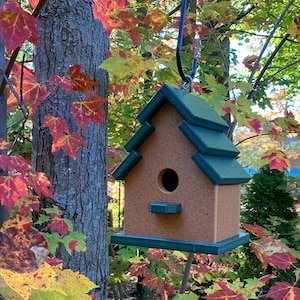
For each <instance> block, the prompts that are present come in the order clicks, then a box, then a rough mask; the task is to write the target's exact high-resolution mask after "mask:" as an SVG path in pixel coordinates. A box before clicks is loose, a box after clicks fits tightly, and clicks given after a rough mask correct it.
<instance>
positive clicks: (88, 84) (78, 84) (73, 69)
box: [68, 65, 97, 92]
mask: <svg viewBox="0 0 300 300" xmlns="http://www.w3.org/2000/svg"><path fill="white" fill-rule="evenodd" d="M80 69H81V66H80V65H72V66H70V67H69V70H68V75H69V76H70V78H71V79H72V81H73V85H72V90H74V91H78V92H88V91H89V90H90V88H92V87H93V86H95V85H97V82H95V81H93V80H92V79H91V78H90V77H89V76H88V75H86V74H83V73H81V72H80Z"/></svg>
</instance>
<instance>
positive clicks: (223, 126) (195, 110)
mask: <svg viewBox="0 0 300 300" xmlns="http://www.w3.org/2000/svg"><path fill="white" fill-rule="evenodd" d="M166 101H169V102H170V104H171V105H172V106H173V107H174V108H175V109H176V110H177V112H178V113H179V114H181V116H182V117H183V119H185V120H186V121H187V122H188V123H190V124H193V125H197V126H202V127H205V128H211V129H214V130H217V131H222V132H224V131H225V130H227V129H228V125H227V123H226V122H225V121H224V120H223V119H222V118H221V117H220V116H219V115H218V114H217V113H216V111H215V110H214V109H213V108H212V107H211V106H210V105H209V104H208V103H207V102H206V101H205V100H203V99H201V98H200V97H198V96H195V95H192V94H190V93H188V92H187V91H183V90H180V89H178V88H175V87H172V86H169V85H168V84H164V85H163V86H162V87H161V89H160V90H159V91H158V92H157V93H156V94H155V95H154V96H153V97H152V99H151V100H150V101H149V102H148V103H147V105H146V106H145V107H144V109H143V110H142V111H141V112H140V113H139V115H138V116H137V119H138V120H139V121H140V122H141V123H144V122H145V121H151V119H152V118H153V116H154V115H155V114H156V113H157V112H158V111H159V110H160V109H161V107H162V106H163V105H164V104H165V102H166Z"/></svg>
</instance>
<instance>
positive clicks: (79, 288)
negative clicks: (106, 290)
mask: <svg viewBox="0 0 300 300" xmlns="http://www.w3.org/2000/svg"><path fill="white" fill-rule="evenodd" d="M53 269H54V270H55V272H56V274H57V276H58V279H59V280H58V284H59V286H60V288H61V289H62V290H63V291H64V293H65V294H66V295H68V296H75V295H83V294H86V293H88V292H89V291H90V290H92V289H94V288H97V287H98V286H97V285H96V284H94V283H93V282H92V281H90V280H89V279H88V278H87V277H85V276H84V275H82V274H79V272H74V271H72V270H70V269H65V270H62V267H61V265H58V266H55V267H53ZM72 299H73V298H72ZM78 299H79V298H78Z"/></svg>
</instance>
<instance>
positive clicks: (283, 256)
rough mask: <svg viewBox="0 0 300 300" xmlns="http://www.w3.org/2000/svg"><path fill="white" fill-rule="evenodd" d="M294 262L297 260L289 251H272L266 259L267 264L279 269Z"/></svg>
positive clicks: (287, 266) (284, 268)
mask: <svg viewBox="0 0 300 300" xmlns="http://www.w3.org/2000/svg"><path fill="white" fill-rule="evenodd" d="M295 262H297V259H296V257H295V256H294V255H292V254H291V253H274V254H272V255H271V256H270V257H269V259H268V263H269V265H271V266H273V267H274V268H278V269H280V270H286V269H288V268H290V267H291V265H292V264H293V263H295Z"/></svg>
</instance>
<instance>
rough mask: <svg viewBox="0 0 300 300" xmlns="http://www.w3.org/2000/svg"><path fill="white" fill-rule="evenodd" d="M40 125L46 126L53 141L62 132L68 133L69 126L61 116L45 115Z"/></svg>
mask: <svg viewBox="0 0 300 300" xmlns="http://www.w3.org/2000/svg"><path fill="white" fill-rule="evenodd" d="M41 127H48V128H49V131H50V134H51V135H52V137H53V140H54V142H55V141H57V140H58V139H59V138H60V137H61V136H62V135H63V134H65V133H67V134H68V133H69V128H68V124H67V122H66V120H65V119H64V118H62V117H54V116H52V115H49V114H48V115H46V116H45V119H44V122H43V124H42V125H41Z"/></svg>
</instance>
